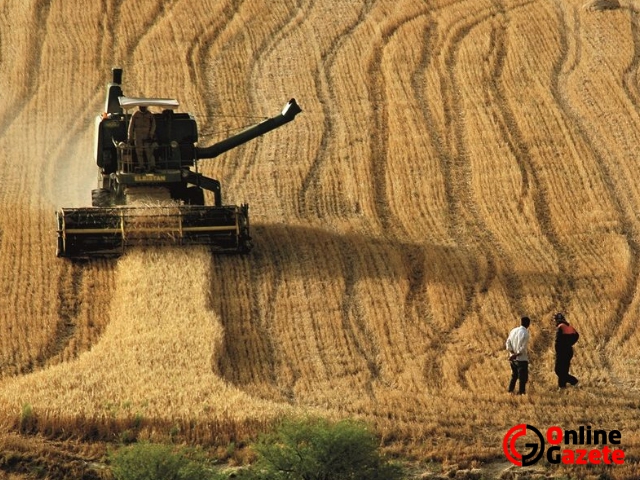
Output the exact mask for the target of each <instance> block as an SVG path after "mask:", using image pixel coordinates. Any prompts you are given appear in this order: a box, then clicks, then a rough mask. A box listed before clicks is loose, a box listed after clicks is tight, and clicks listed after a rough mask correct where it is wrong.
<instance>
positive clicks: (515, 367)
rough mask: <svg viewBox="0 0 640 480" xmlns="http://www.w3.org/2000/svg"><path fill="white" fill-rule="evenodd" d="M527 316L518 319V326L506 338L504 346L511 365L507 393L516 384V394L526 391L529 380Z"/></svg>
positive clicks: (529, 321)
mask: <svg viewBox="0 0 640 480" xmlns="http://www.w3.org/2000/svg"><path fill="white" fill-rule="evenodd" d="M530 324H531V320H530V319H529V317H522V318H521V319H520V326H519V327H516V328H514V329H512V330H511V331H510V332H509V337H508V338H507V342H506V347H507V351H508V352H509V363H510V365H511V381H510V382H509V389H508V390H509V393H513V392H514V391H515V388H516V383H518V382H519V384H518V395H524V394H525V392H526V386H527V381H528V380H529V355H528V352H527V348H528V346H529V325H530Z"/></svg>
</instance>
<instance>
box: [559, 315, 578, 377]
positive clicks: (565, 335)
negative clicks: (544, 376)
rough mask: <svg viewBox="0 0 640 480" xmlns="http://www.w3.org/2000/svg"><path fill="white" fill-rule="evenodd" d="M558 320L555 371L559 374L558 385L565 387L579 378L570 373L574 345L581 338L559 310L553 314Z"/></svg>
mask: <svg viewBox="0 0 640 480" xmlns="http://www.w3.org/2000/svg"><path fill="white" fill-rule="evenodd" d="M553 319H554V320H555V322H556V342H555V350H556V364H555V372H556V375H557V376H558V387H560V388H565V387H566V386H567V383H569V384H570V385H576V384H577V383H578V379H577V378H576V377H574V376H573V375H571V374H570V373H569V370H570V368H571V359H572V358H573V346H574V345H575V343H576V342H577V341H578V338H580V334H578V332H577V331H576V329H575V328H573V327H572V326H571V325H569V322H567V319H566V318H565V317H564V314H562V313H560V312H558V313H556V314H555V315H554V316H553Z"/></svg>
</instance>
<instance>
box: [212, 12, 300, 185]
mask: <svg viewBox="0 0 640 480" xmlns="http://www.w3.org/2000/svg"><path fill="white" fill-rule="evenodd" d="M244 5H248V6H247V7H246V8H247V9H248V10H251V9H252V6H253V4H251V2H242V3H240V4H238V5H236V4H234V3H233V2H231V3H230V5H229V6H228V8H227V9H226V10H225V11H227V12H228V14H230V17H229V20H228V21H225V22H222V25H221V27H220V29H219V31H218V34H217V37H218V38H217V39H216V42H214V43H213V44H212V45H211V46H210V47H207V48H205V49H203V50H202V53H201V56H200V58H201V59H202V61H203V62H204V61H206V59H208V58H209V57H208V55H207V54H208V53H209V52H211V51H215V52H218V51H219V52H223V53H222V54H221V55H224V56H229V48H231V49H232V51H235V50H234V47H233V45H234V44H235V43H236V41H235V39H238V40H243V39H244V38H245V37H246V36H247V33H246V30H251V24H249V23H247V22H246V21H245V20H244V19H242V18H239V19H238V21H237V22H234V20H233V18H234V17H235V16H237V15H239V12H241V11H242V9H243V8H244ZM300 5H302V1H301V0H299V1H298V2H297V3H296V4H295V5H294V6H291V7H289V8H290V11H289V12H288V14H287V15H285V18H283V19H282V20H280V21H279V22H278V23H270V24H269V29H270V35H264V38H261V39H256V38H255V37H254V36H253V35H251V36H250V37H249V38H250V40H251V41H253V42H256V43H257V45H256V47H255V49H254V50H252V52H251V53H252V55H251V57H248V56H247V55H246V53H247V52H246V50H247V48H246V47H244V48H242V49H239V51H238V53H237V54H238V55H240V56H241V57H242V58H246V62H245V65H244V66H243V67H242V68H243V70H242V71H243V75H242V76H241V77H240V78H239V79H238V81H237V82H235V84H236V85H237V86H236V87H234V88H233V91H238V92H240V93H245V95H244V97H243V99H242V102H243V105H245V107H244V108H252V109H253V108H255V106H256V105H257V104H259V102H256V100H255V99H256V93H255V85H256V83H255V82H254V81H253V79H252V77H253V73H252V72H254V71H255V68H256V67H255V63H256V62H257V61H258V60H259V59H260V58H261V56H262V55H263V53H264V52H265V51H267V50H269V45H272V44H275V43H277V42H278V39H280V38H281V37H282V36H283V35H284V33H282V32H283V31H288V30H291V29H292V28H295V25H297V24H298V23H299V22H301V21H302V15H300V13H299V11H298V10H299V8H300ZM255 21H257V20H255ZM289 25H294V27H289ZM225 32H228V38H226V37H225V35H224V33H225ZM212 33H215V32H212ZM274 36H275V38H274ZM219 38H225V39H226V46H222V45H218V44H219V43H220V42H219V41H218V39H219ZM238 43H239V42H238ZM205 46H206V45H205ZM228 46H231V47H228ZM216 54H217V53H216ZM249 70H251V72H248V71H249ZM247 90H248V91H247ZM209 94H210V92H204V95H203V97H204V98H209V97H210V95H209ZM215 99H216V97H214V100H213V101H207V102H206V107H205V108H206V112H207V113H206V116H207V119H215V118H216V117H221V118H224V117H225V115H220V114H218V113H216V112H221V111H228V110H229V105H226V106H222V107H220V108H218V107H217V105H219V102H218V101H216V100H215ZM269 108H271V107H269ZM232 110H233V111H234V112H237V111H238V108H233V109H232ZM271 114H272V112H271V110H269V113H268V115H271ZM232 116H233V117H242V118H245V119H252V120H255V119H256V118H258V115H256V114H255V113H252V114H250V115H237V114H235V113H234V115H232ZM262 120H264V118H262ZM242 148H243V152H244V154H243V155H230V156H226V157H225V159H224V162H225V167H224V169H225V172H227V173H225V177H224V179H220V180H221V181H222V182H223V183H224V184H226V185H236V184H238V183H240V184H243V183H246V182H247V178H248V176H249V174H250V173H251V169H252V167H253V166H254V165H255V163H256V162H258V161H259V159H258V156H257V155H255V151H256V149H257V148H258V147H257V144H256V143H255V142H249V143H248V144H246V145H244V146H243V147H242ZM252 152H253V153H252Z"/></svg>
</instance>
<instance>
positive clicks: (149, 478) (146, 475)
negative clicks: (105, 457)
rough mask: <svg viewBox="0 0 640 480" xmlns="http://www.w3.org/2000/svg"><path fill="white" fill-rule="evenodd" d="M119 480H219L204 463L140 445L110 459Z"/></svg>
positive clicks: (166, 447)
mask: <svg viewBox="0 0 640 480" xmlns="http://www.w3.org/2000/svg"><path fill="white" fill-rule="evenodd" d="M110 463H111V471H112V472H113V475H114V477H115V478H116V480H218V479H221V478H224V477H222V476H220V474H218V473H216V472H215V471H214V470H213V469H212V468H210V467H208V466H207V464H206V461H205V460H203V459H195V460H194V459H191V458H189V457H188V456H187V455H186V454H185V452H184V451H176V450H175V449H174V448H173V447H171V446H169V445H159V444H153V443H138V444H135V445H131V446H128V447H124V448H121V449H120V450H118V451H116V452H115V453H112V454H111V455H110Z"/></svg>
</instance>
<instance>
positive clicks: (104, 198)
mask: <svg viewBox="0 0 640 480" xmlns="http://www.w3.org/2000/svg"><path fill="white" fill-rule="evenodd" d="M91 205H92V206H94V207H110V206H111V192H110V191H109V190H108V189H106V188H96V189H95V190H91Z"/></svg>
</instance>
